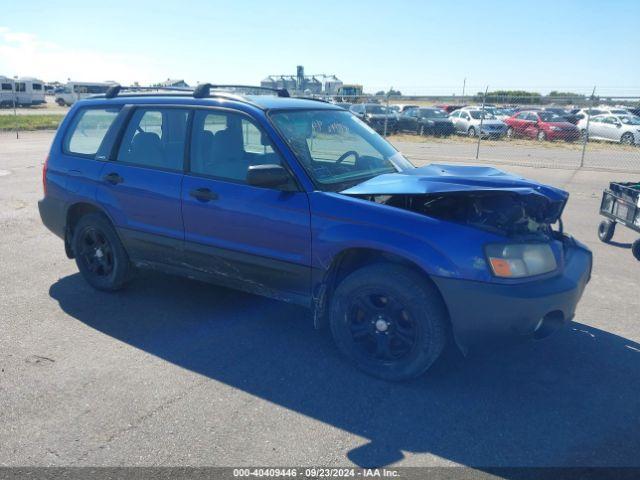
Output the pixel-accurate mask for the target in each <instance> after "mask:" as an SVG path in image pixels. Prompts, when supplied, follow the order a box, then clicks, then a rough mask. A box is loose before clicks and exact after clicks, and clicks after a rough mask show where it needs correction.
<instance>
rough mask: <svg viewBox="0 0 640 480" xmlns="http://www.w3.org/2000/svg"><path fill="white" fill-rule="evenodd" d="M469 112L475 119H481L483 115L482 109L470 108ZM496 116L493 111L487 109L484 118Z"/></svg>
mask: <svg viewBox="0 0 640 480" xmlns="http://www.w3.org/2000/svg"><path fill="white" fill-rule="evenodd" d="M469 114H470V115H471V118H473V119H475V120H480V117H482V112H481V111H480V110H469ZM494 118H496V117H494V116H493V114H492V113H491V112H487V111H486V110H485V112H484V119H485V120H493V119H494Z"/></svg>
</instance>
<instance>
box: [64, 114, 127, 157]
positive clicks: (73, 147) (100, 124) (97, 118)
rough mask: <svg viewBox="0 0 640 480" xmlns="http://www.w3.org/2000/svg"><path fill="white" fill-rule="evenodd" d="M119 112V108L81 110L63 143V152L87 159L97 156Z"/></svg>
mask: <svg viewBox="0 0 640 480" xmlns="http://www.w3.org/2000/svg"><path fill="white" fill-rule="evenodd" d="M119 111H120V110H119V109H118V108H85V109H83V110H80V111H79V112H78V113H77V114H76V115H75V117H74V118H73V121H72V123H71V125H70V126H69V128H68V129H67V133H66V135H65V138H64V141H63V151H64V152H65V153H68V154H76V155H83V156H86V157H93V156H95V154H96V152H97V151H98V149H99V148H100V144H102V141H103V140H104V137H105V135H106V134H107V131H108V130H109V127H111V124H113V121H114V120H115V119H116V117H117V116H118V113H119Z"/></svg>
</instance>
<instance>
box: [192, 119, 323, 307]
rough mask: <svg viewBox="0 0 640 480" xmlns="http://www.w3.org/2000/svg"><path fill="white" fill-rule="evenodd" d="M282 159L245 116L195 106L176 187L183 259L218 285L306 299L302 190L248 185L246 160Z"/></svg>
mask: <svg viewBox="0 0 640 480" xmlns="http://www.w3.org/2000/svg"><path fill="white" fill-rule="evenodd" d="M260 164H280V165H283V166H284V167H285V168H286V165H285V162H284V161H283V159H282V157H281V156H280V155H279V153H278V152H277V151H276V150H275V149H274V147H273V145H272V144H271V142H270V141H269V139H268V137H267V136H266V135H265V134H264V133H263V132H262V130H261V128H260V127H259V126H258V125H257V124H256V123H255V121H253V120H252V119H251V118H250V117H248V116H246V115H244V114H241V113H239V112H233V111H229V110H212V109H206V110H198V111H196V113H195V115H194V119H193V128H192V141H191V155H190V165H189V168H188V171H187V172H186V173H185V177H184V182H183V189H182V211H183V219H184V227H185V240H186V241H185V258H186V262H187V263H189V264H190V265H191V266H192V268H193V269H194V270H197V271H199V272H200V273H201V274H204V275H206V276H208V277H210V278H212V279H214V280H218V281H219V283H222V284H224V285H228V286H231V287H235V288H241V289H244V290H248V291H251V292H254V293H259V294H263V295H266V296H271V297H278V298H286V299H288V300H291V301H294V302H298V303H305V302H308V299H309V295H310V284H311V281H310V274H311V268H310V265H311V258H310V256H311V231H310V213H309V201H308V198H307V194H306V193H305V192H302V191H298V189H297V187H296V183H295V180H294V179H293V177H291V181H290V185H288V186H286V187H283V188H279V189H277V188H261V187H254V186H251V185H248V184H247V182H246V177H247V170H248V168H249V166H251V165H260Z"/></svg>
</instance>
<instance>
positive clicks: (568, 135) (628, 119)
mask: <svg viewBox="0 0 640 480" xmlns="http://www.w3.org/2000/svg"><path fill="white" fill-rule="evenodd" d="M342 106H343V108H345V109H346V110H349V111H351V112H352V113H353V114H354V115H356V116H357V117H358V118H360V119H361V120H363V121H364V122H365V123H367V124H368V125H369V126H370V127H371V128H373V129H374V130H375V131H376V132H378V133H383V132H385V129H386V132H387V133H389V134H394V133H399V132H409V133H415V134H417V135H435V136H449V135H452V134H454V133H455V134H459V135H466V136H468V137H477V136H480V137H482V138H502V137H507V138H514V137H524V138H533V139H537V140H539V141H545V140H548V141H554V140H563V141H567V142H573V141H576V140H578V139H580V138H581V137H582V138H583V137H584V136H585V135H587V123H589V125H588V129H589V134H588V136H589V138H590V139H593V140H603V141H614V142H620V143H624V144H629V145H634V144H635V145H637V144H640V117H637V116H635V115H633V113H632V112H631V111H630V110H628V109H624V108H610V107H598V108H591V109H589V108H585V109H579V110H573V111H570V110H567V109H564V108H561V107H544V108H536V107H496V106H494V105H485V106H484V110H483V107H482V106H477V105H466V106H455V107H456V108H454V106H453V105H439V106H436V107H420V106H417V105H389V106H384V105H381V104H379V103H358V104H342ZM447 110H449V111H447ZM589 113H591V116H590V120H589Z"/></svg>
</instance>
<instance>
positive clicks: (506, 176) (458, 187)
mask: <svg viewBox="0 0 640 480" xmlns="http://www.w3.org/2000/svg"><path fill="white" fill-rule="evenodd" d="M464 192H469V193H472V192H506V193H513V194H517V195H523V196H533V197H535V198H536V199H537V200H539V201H540V200H541V201H543V202H542V203H544V204H546V206H547V208H546V209H545V210H546V211H547V214H546V218H545V220H546V221H548V222H549V223H555V222H556V221H557V220H558V219H559V218H560V215H561V214H562V210H563V209H564V206H565V204H566V202H567V200H568V198H569V193H567V192H565V191H564V190H560V189H559V188H555V187H551V186H549V185H544V184H541V183H538V182H535V181H533V180H527V179H524V178H522V177H519V176H517V175H512V174H510V173H507V172H504V171H502V170H498V169H497V168H493V167H476V166H466V165H441V164H431V165H426V166H424V167H420V168H415V169H411V170H405V171H404V172H401V173H388V174H384V175H378V176H377V177H374V178H372V179H370V180H367V181H365V182H362V183H360V184H358V185H356V186H354V187H351V188H349V189H347V190H344V191H342V192H340V193H342V194H345V195H398V194H400V195H401V194H406V195H420V194H438V193H464Z"/></svg>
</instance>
